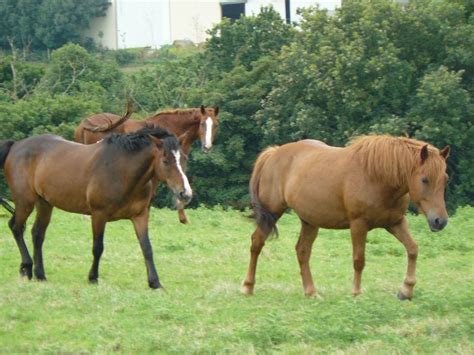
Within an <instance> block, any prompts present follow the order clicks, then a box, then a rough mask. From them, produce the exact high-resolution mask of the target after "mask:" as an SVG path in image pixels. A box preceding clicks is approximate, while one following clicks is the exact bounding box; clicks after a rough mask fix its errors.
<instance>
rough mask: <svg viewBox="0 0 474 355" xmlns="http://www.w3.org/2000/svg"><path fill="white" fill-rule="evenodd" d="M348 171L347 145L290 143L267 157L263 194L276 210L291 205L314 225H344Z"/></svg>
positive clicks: (260, 194) (270, 207) (271, 207)
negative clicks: (344, 197) (340, 146)
mask: <svg viewBox="0 0 474 355" xmlns="http://www.w3.org/2000/svg"><path fill="white" fill-rule="evenodd" d="M347 175H348V156H347V153H346V152H345V150H344V149H343V148H337V147H331V146H329V145H326V144H325V143H323V142H320V141H316V140H302V141H298V142H294V143H288V144H285V145H282V146H280V147H278V148H277V149H276V150H275V151H274V152H273V153H272V155H271V157H269V158H268V159H267V161H266V163H265V167H264V169H263V171H262V173H261V178H260V183H259V197H260V198H261V199H262V202H263V203H264V204H265V205H266V206H268V208H269V209H270V210H272V209H273V211H272V212H276V210H278V209H285V208H288V207H289V208H292V209H294V210H295V211H296V212H297V214H298V215H299V216H300V218H302V219H303V220H306V221H308V222H312V223H313V224H314V225H320V226H325V227H336V228H344V227H346V226H347V225H346V223H347V221H346V212H345V209H344V201H343V190H344V183H345V179H346V177H347Z"/></svg>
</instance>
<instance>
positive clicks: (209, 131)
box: [204, 117, 213, 149]
mask: <svg viewBox="0 0 474 355" xmlns="http://www.w3.org/2000/svg"><path fill="white" fill-rule="evenodd" d="M212 125H213V122H212V118H210V117H208V118H206V143H205V144H204V147H205V148H206V149H210V148H211V147H212V141H211V139H212Z"/></svg>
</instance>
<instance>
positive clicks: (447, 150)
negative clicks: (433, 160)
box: [439, 145, 451, 160]
mask: <svg viewBox="0 0 474 355" xmlns="http://www.w3.org/2000/svg"><path fill="white" fill-rule="evenodd" d="M450 152H451V147H450V146H449V145H447V146H446V147H444V148H443V149H441V150H440V151H439V154H440V155H441V156H442V157H443V158H444V160H446V159H448V157H449V153H450Z"/></svg>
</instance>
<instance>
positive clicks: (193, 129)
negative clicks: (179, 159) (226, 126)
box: [146, 112, 200, 154]
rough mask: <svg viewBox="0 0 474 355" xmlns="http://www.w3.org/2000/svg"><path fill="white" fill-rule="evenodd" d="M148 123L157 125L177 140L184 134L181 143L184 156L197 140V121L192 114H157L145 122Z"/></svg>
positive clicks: (198, 122)
mask: <svg viewBox="0 0 474 355" xmlns="http://www.w3.org/2000/svg"><path fill="white" fill-rule="evenodd" d="M146 121H147V122H148V123H152V124H153V125H158V126H160V127H163V128H166V129H168V130H169V131H171V132H173V133H174V134H175V135H176V136H177V137H178V138H179V137H180V136H182V135H183V134H186V136H185V138H184V140H183V141H182V142H181V149H182V150H183V152H184V153H185V154H188V153H189V150H190V149H191V145H192V144H193V143H194V142H195V141H196V140H197V139H198V138H199V134H198V132H199V124H200V121H199V120H195V119H194V118H193V113H192V112H190V114H189V115H187V114H179V115H176V114H166V113H165V114H157V115H155V116H153V117H150V118H148V119H147V120H146Z"/></svg>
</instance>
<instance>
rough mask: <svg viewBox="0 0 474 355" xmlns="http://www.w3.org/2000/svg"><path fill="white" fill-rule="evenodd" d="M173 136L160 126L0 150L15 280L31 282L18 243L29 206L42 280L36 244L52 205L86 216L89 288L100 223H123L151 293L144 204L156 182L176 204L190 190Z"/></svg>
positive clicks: (38, 269)
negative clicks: (88, 141)
mask: <svg viewBox="0 0 474 355" xmlns="http://www.w3.org/2000/svg"><path fill="white" fill-rule="evenodd" d="M182 163H183V155H182V154H181V151H180V147H179V143H178V140H177V139H176V137H175V136H174V135H172V134H170V133H169V132H167V131H166V130H164V129H161V128H153V129H152V128H145V129H143V130H140V131H138V132H136V133H133V134H126V135H110V136H108V137H106V138H105V139H104V140H102V141H101V142H99V143H97V144H93V145H83V144H78V143H74V142H69V141H66V140H64V139H63V138H61V137H58V136H53V135H41V136H36V137H31V138H27V139H24V140H21V141H18V142H13V141H5V142H2V143H1V144H0V167H2V168H3V169H4V173H5V177H6V180H7V183H8V186H9V187H10V190H11V192H12V195H13V201H14V202H15V205H16V208H15V213H14V215H13V217H12V218H11V220H10V221H9V224H8V225H9V227H10V229H11V230H12V232H13V235H14V237H15V240H16V243H17V244H18V248H19V249H20V253H21V259H22V261H21V265H20V274H21V275H23V276H27V277H28V278H29V279H31V278H32V275H33V273H32V266H33V262H32V260H31V257H30V254H29V252H28V249H27V247H26V245H25V242H24V239H23V231H24V229H25V222H26V220H27V218H28V217H29V215H30V214H31V212H32V211H33V208H35V207H36V220H35V223H34V225H33V228H32V235H33V245H34V253H33V261H34V274H35V276H36V278H37V279H38V280H45V279H46V277H45V273H44V268H43V257H42V245H43V240H44V237H45V232H46V228H47V227H48V224H49V221H50V218H51V212H52V209H53V207H58V208H60V209H62V210H65V211H68V212H73V213H82V214H88V215H91V220H92V231H93V249H92V252H93V255H94V262H93V264H92V268H91V270H90V273H89V280H90V281H91V282H97V280H98V277H99V260H100V257H101V255H102V251H103V248H104V247H103V238H104V230H105V224H106V223H107V222H109V221H115V220H119V219H130V220H131V221H132V222H133V226H134V228H135V232H136V234H137V237H138V239H139V242H140V246H141V248H142V251H143V255H144V257H145V262H146V267H147V272H148V283H149V286H150V287H151V288H159V287H160V286H161V285H160V281H159V278H158V273H157V272H156V269H155V265H154V262H153V252H152V248H151V244H150V241H149V238H148V216H149V206H150V199H151V198H152V196H153V192H154V188H155V187H156V184H157V183H158V181H164V182H165V183H166V184H167V185H168V187H169V188H170V189H171V190H172V191H173V193H174V194H175V195H176V196H177V198H179V199H180V200H183V201H186V202H187V201H189V200H190V199H191V197H192V190H191V187H190V186H189V183H188V179H187V177H186V175H184V173H183V169H182V168H181V164H182Z"/></svg>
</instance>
